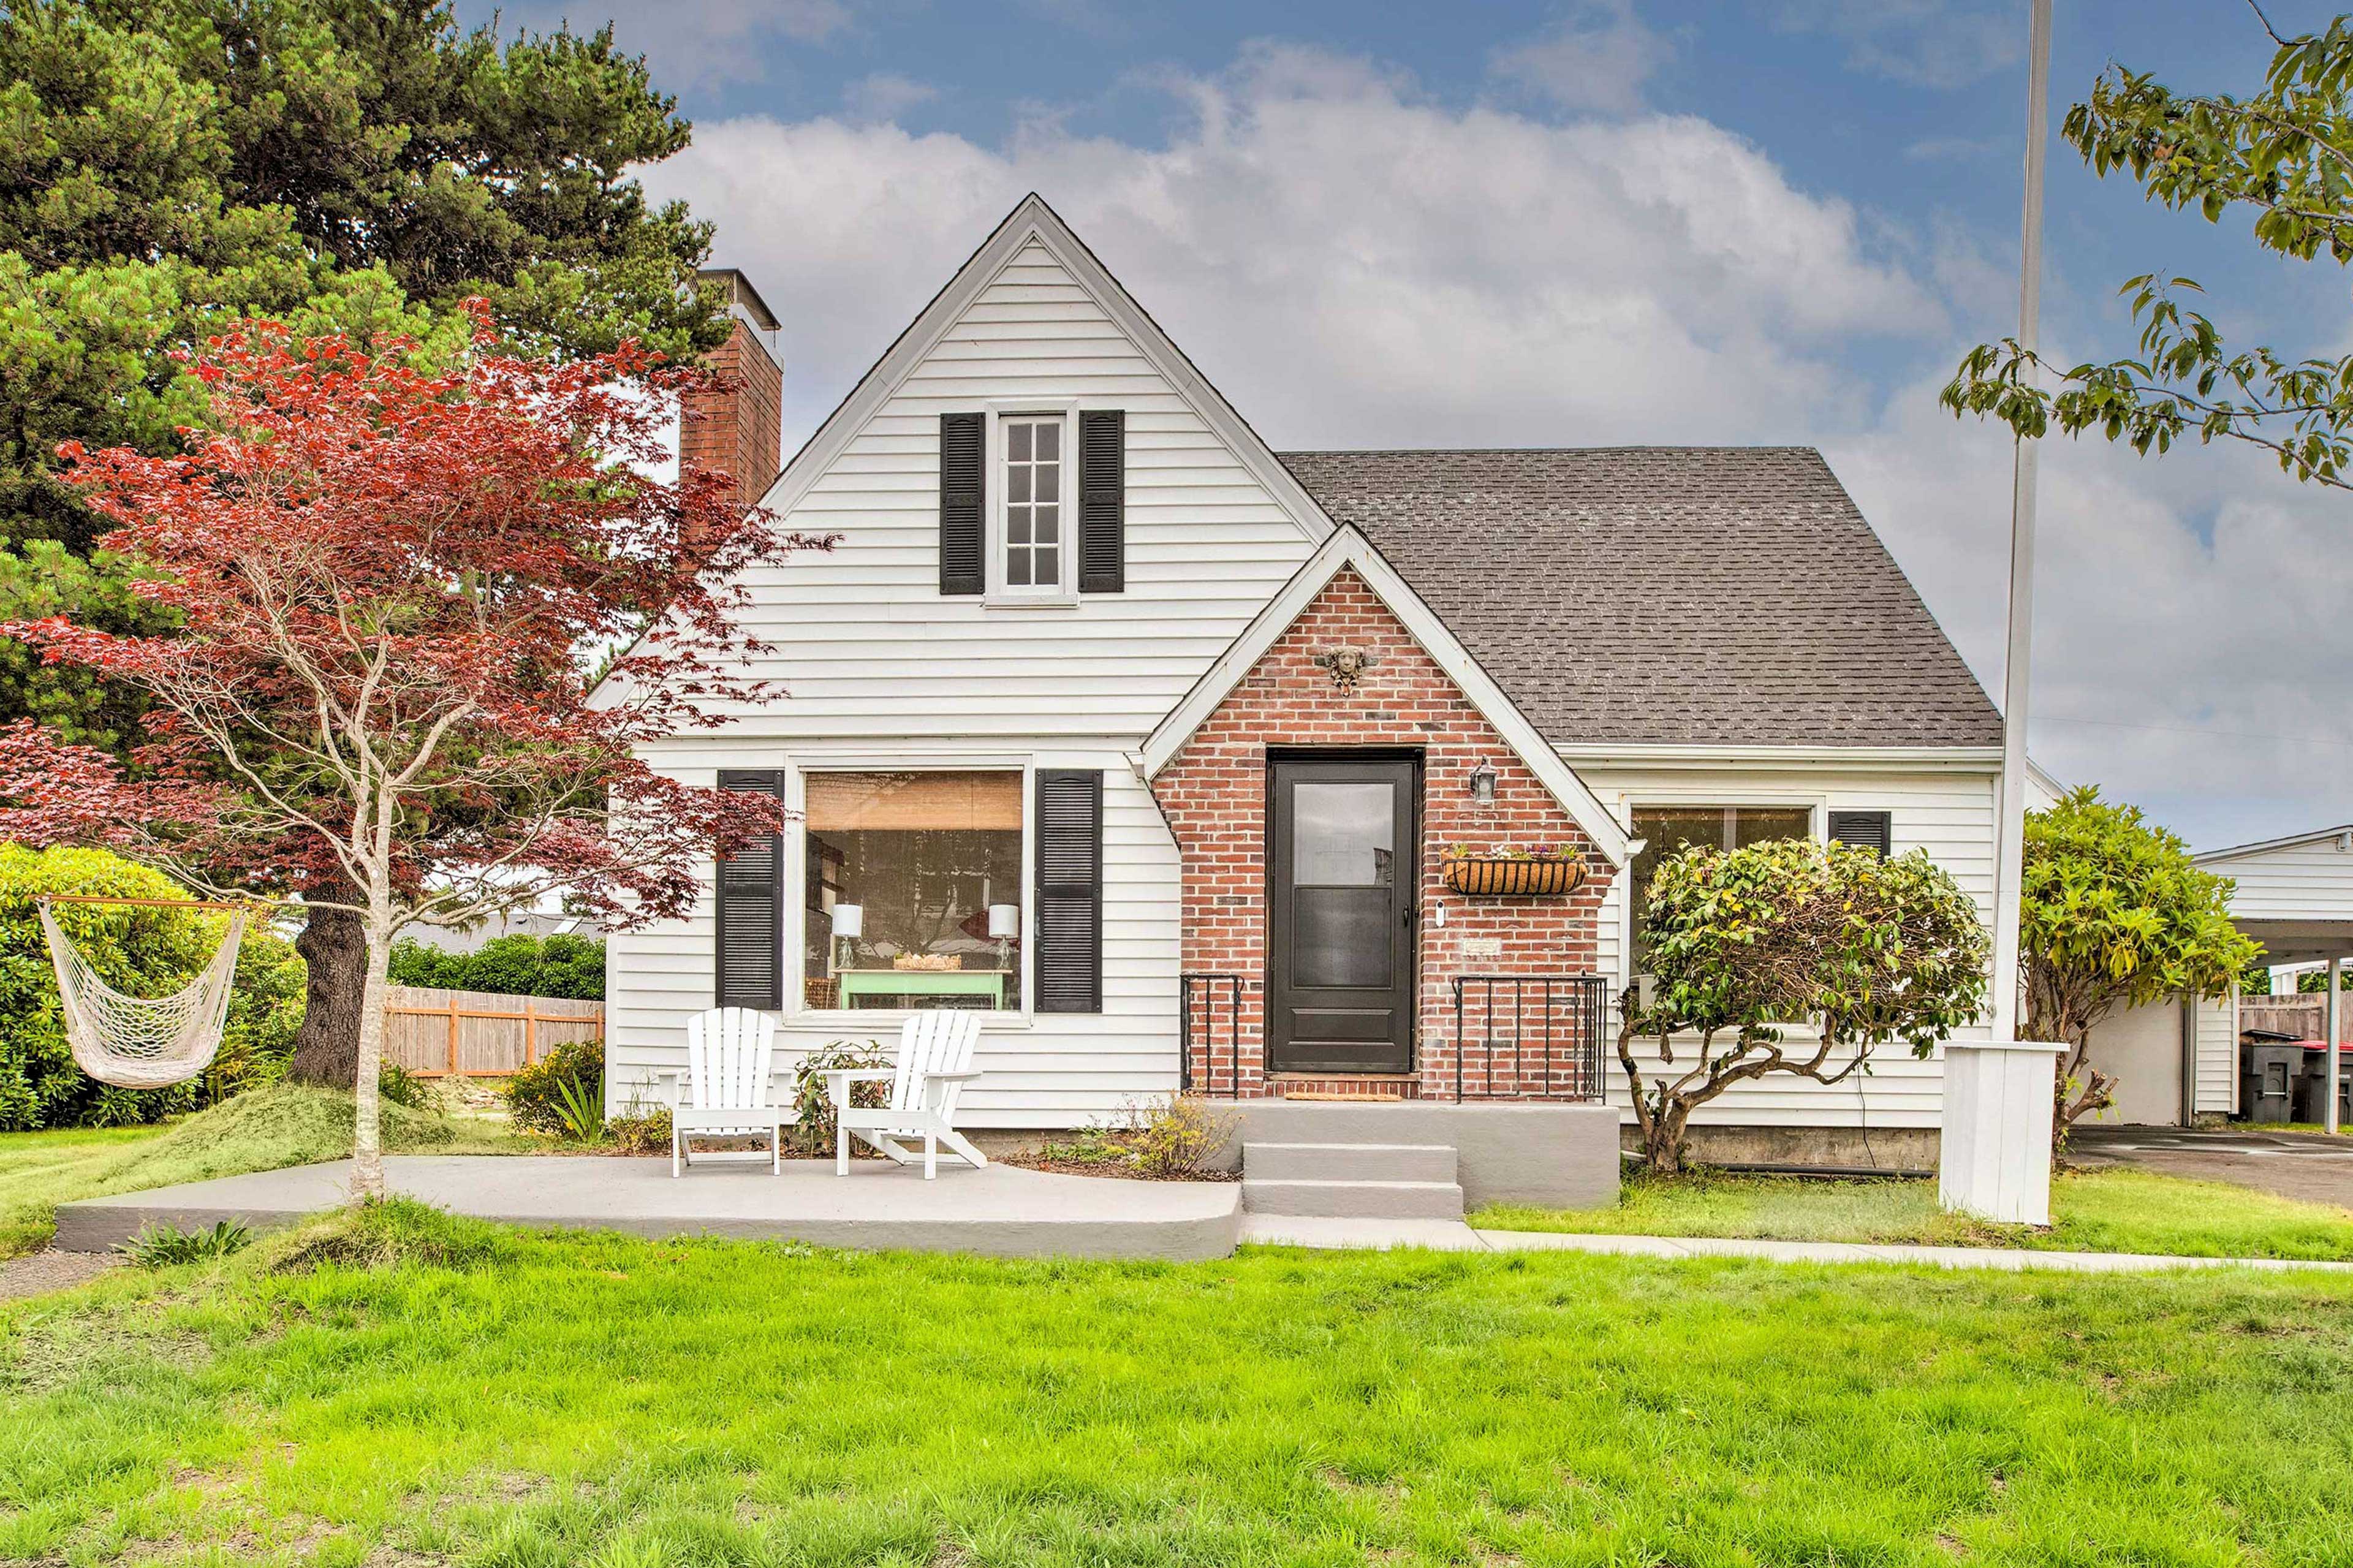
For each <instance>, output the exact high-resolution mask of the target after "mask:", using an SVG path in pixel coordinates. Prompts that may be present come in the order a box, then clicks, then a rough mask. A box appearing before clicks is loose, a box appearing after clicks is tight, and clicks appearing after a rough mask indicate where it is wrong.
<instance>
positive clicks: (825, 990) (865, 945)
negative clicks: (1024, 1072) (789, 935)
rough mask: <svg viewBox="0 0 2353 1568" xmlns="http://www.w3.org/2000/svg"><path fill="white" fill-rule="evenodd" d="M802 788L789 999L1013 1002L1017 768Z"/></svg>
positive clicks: (851, 778) (1018, 879) (1017, 960)
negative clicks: (793, 990) (797, 967)
mask: <svg viewBox="0 0 2353 1568" xmlns="http://www.w3.org/2000/svg"><path fill="white" fill-rule="evenodd" d="M802 783H803V788H804V793H805V795H806V806H805V814H804V816H803V828H804V831H803V833H802V835H801V837H802V841H803V843H804V844H805V846H806V847H807V861H806V864H805V867H804V886H805V889H806V894H807V896H806V900H805V902H804V906H803V921H802V941H803V947H802V954H801V1000H802V1005H804V1006H807V1007H811V1008H822V1009H830V1008H846V1009H851V1010H856V1009H862V1008H920V1007H969V1008H977V1009H980V1010H981V1011H984V1012H1018V1011H1019V1010H1020V1008H1021V1005H1022V995H1021V933H1022V928H1023V920H1022V890H1021V889H1022V874H1023V870H1024V868H1025V867H1026V865H1027V864H1028V861H1027V856H1026V848H1025V844H1026V838H1025V835H1024V833H1023V830H1022V783H1021V774H1020V773H1019V772H1018V771H1016V770H1012V769H986V770H973V771H969V772H961V771H960V772H949V771H944V770H942V771H932V772H889V773H884V772H839V773H836V772H830V771H828V772H817V771H812V772H809V773H804V774H803V775H802Z"/></svg>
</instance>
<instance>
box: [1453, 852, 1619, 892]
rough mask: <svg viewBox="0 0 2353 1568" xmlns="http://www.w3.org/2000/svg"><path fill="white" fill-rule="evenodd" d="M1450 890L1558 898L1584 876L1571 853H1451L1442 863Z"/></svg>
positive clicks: (1579, 862)
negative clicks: (1511, 854)
mask: <svg viewBox="0 0 2353 1568" xmlns="http://www.w3.org/2000/svg"><path fill="white" fill-rule="evenodd" d="M1440 878H1441V879H1443V880H1444V881H1445V883H1446V887H1447V890H1448V891H1450V892H1455V893H1461V895H1463V896H1464V897H1465V898H1472V899H1556V898H1559V897H1560V896H1561V895H1562V894H1564V893H1572V892H1575V891H1576V890H1577V887H1578V886H1579V884H1581V883H1582V882H1584V880H1585V862H1584V861H1583V860H1581V859H1579V858H1577V857H1575V856H1570V855H1516V856H1507V855H1450V856H1448V857H1447V858H1445V860H1444V861H1442V862H1441V863H1440Z"/></svg>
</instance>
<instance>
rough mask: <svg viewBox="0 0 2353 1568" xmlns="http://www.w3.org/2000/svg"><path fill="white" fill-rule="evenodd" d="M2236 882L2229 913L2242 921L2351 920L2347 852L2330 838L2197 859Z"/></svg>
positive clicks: (2351, 867)
mask: <svg viewBox="0 0 2353 1568" xmlns="http://www.w3.org/2000/svg"><path fill="white" fill-rule="evenodd" d="M2203 864H2204V865H2205V868H2206V869H2208V870H2210V871H2212V872H2214V873H2215V874H2216V875H2218V876H2223V877H2228V878H2230V879H2231V880H2232V881H2233V882H2234V883H2236V884H2237V885H2238V886H2237V890H2236V891H2235V892H2233V893H2232V895H2231V913H2232V915H2233V916H2235V917H2236V918H2238V919H2240V920H2242V921H2353V852H2348V851H2346V850H2343V849H2339V848H2337V840H2335V839H2334V838H2321V839H2316V840H2312V841H2310V842H2306V843H2303V844H2288V845H2283V846H2282V847H2279V848H2276V849H2258V850H2256V851H2255V852H2253V854H2249V855H2241V856H2237V857H2234V858H2231V859H2228V860H2209V861H2206V862H2203Z"/></svg>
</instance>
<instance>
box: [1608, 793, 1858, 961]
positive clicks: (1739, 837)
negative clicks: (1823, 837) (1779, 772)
mask: <svg viewBox="0 0 2353 1568" xmlns="http://www.w3.org/2000/svg"><path fill="white" fill-rule="evenodd" d="M1813 834H1814V812H1813V808H1812V807H1811V806H1807V805H1656V806H1637V807H1635V808H1634V837H1637V838H1640V839H1641V840H1642V841H1643V843H1642V852H1641V854H1639V855H1637V856H1635V857H1634V863H1633V864H1632V865H1631V866H1630V867H1628V868H1627V871H1628V877H1627V881H1628V885H1629V891H1628V894H1627V904H1628V906H1629V910H1630V917H1631V926H1632V933H1633V943H1632V945H1633V951H1634V964H1633V970H1632V973H1637V974H1639V973H1642V967H1643V965H1642V906H1643V905H1644V904H1645V903H1647V902H1648V901H1649V898H1650V891H1651V879H1652V878H1653V877H1655V876H1657V875H1658V872H1659V863H1660V862H1661V861H1662V860H1669V859H1672V858H1674V857H1675V856H1677V855H1680V854H1682V853H1683V851H1684V850H1686V849H1689V848H1691V847H1693V846H1694V845H1705V846H1706V847H1709V848H1711V849H1738V848H1741V847H1744V846H1746V845H1750V844H1762V843H1765V842H1766V841H1767V840H1768V839H1774V838H1810V837H1813Z"/></svg>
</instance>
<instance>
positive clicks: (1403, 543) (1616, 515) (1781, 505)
mask: <svg viewBox="0 0 2353 1568" xmlns="http://www.w3.org/2000/svg"><path fill="white" fill-rule="evenodd" d="M1282 460H1283V461H1284V463H1286V464H1287V465H1289V467H1290V468H1291V470H1292V472H1293V473H1294V474H1296V475H1297V476H1298V477H1299V479H1300V482H1301V483H1302V484H1303V485H1305V486H1306V488H1307V489H1308V491H1309V492H1310V493H1311V494H1313V495H1314V497H1315V499H1316V500H1317V501H1319V502H1320V503H1321V504H1322V506H1323V508H1324V512H1325V513H1326V514H1327V515H1328V516H1330V517H1331V518H1332V519H1333V520H1334V521H1337V522H1340V523H1342V524H1353V525H1354V526H1355V527H1357V528H1360V529H1362V530H1363V531H1365V533H1366V535H1367V536H1369V537H1370V538H1371V540H1372V542H1374V543H1375V544H1376V545H1377V546H1378V547H1379V549H1380V552H1381V553H1382V554H1383V555H1385V556H1387V557H1388V559H1389V560H1390V561H1391V562H1392V563H1395V565H1396V567H1397V570H1398V573H1399V574H1400V575H1402V576H1403V577H1404V578H1405V580H1406V581H1407V582H1409V583H1410V584H1412V585H1413V587H1414V589H1415V591H1416V592H1417V593H1419V595H1421V597H1422V598H1423V599H1425V600H1426V601H1427V602H1428V603H1429V605H1430V607H1431V608H1432V609H1434V610H1435V611H1436V612H1437V613H1438V614H1439V615H1440V616H1441V617H1443V618H1444V620H1445V622H1446V624H1447V626H1449V627H1450V628H1451V629H1452V631H1453V632H1454V634H1455V635H1456V636H1457V637H1461V639H1462V642H1463V643H1464V645H1465V646H1466V647H1469V649H1470V650H1471V652H1472V654H1474V655H1475V656H1476V657H1477V658H1478V661H1479V663H1480V664H1481V665H1482V666H1483V667H1484V668H1486V669H1487V670H1488V671H1489V672H1490V673H1491V674H1492V675H1493V677H1494V679H1495V681H1496V684H1497V685H1499V686H1500V687H1502V688H1503V689H1504V692H1505V693H1506V694H1507V695H1509V697H1510V698H1511V700H1512V701H1513V702H1514V704H1516V705H1517V706H1518V708H1519V710H1521V711H1522V712H1523V713H1525V714H1526V715H1527V717H1528V719H1529V720H1530V721H1532V722H1533V723H1534V724H1535V727H1536V729H1537V730H1539V731H1542V732H1543V734H1544V736H1545V738H1546V739H1547V740H1549V741H1551V742H1553V743H1554V744H1556V745H1580V744H1595V743H1599V744H1609V743H1619V744H1629V745H1641V744H1654V745H1775V746H1998V745H2000V743H2001V720H2000V716H1999V715H1998V714H1997V712H1996V711H1995V710H1994V706H1993V704H1992V703H1991V702H1990V701H1989V700H1988V699H1987V697H1986V694H1985V691H1984V689H1982V688H1981V687H1979V686H1978V682H1977V679H1976V678H1975V677H1974V676H1972V675H1971V674H1970V673H1969V670H1968V666H1967V665H1965V664H1964V663H1962V661H1961V657H1960V655H1959V654H1958V653H1957V651H1955V649H1954V647H1953V645H1952V644H1951V642H1950V641H1949V640H1947V637H1945V634H1944V631H1943V629H1942V628H1941V627H1940V626H1937V624H1936V618H1935V617H1934V616H1931V615H1930V614H1929V613H1928V607H1927V606H1926V605H1924V604H1923V603H1921V600H1920V595H1918V594H1917V593H1916V592H1915V591H1914V589H1913V586H1912V584H1911V583H1910V582H1909V580H1907V579H1906V578H1905V575H1904V573H1903V571H1902V570H1901V569H1900V568H1899V567H1898V566H1897V565H1896V564H1895V562H1894V558H1893V557H1891V556H1890V555H1889V554H1888V553H1887V550H1886V547H1885V546H1884V545H1883V544H1882V543H1881V542H1880V541H1879V536H1878V535H1877V534H1875V533H1873V531H1872V529H1871V525H1870V524H1869V523H1868V522H1866V521H1864V520H1863V516H1862V512H1861V511H1859V510H1856V507H1855V504H1854V502H1853V500H1852V499H1851V498H1849V496H1848V495H1847V493H1846V490H1845V489H1844V488H1843V487H1842V486H1841V485H1840V483H1839V481H1838V479H1837V478H1836V477H1835V476H1834V475H1832V474H1831V470H1830V466H1829V465H1828V464H1827V463H1825V462H1823V460H1822V458H1821V454H1820V453H1819V452H1816V451H1814V450H1813V449H1812V448H1810V447H1597V448H1591V449H1565V450H1509V451H1398V452H1288V453H1285V454H1283V458H1282Z"/></svg>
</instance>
